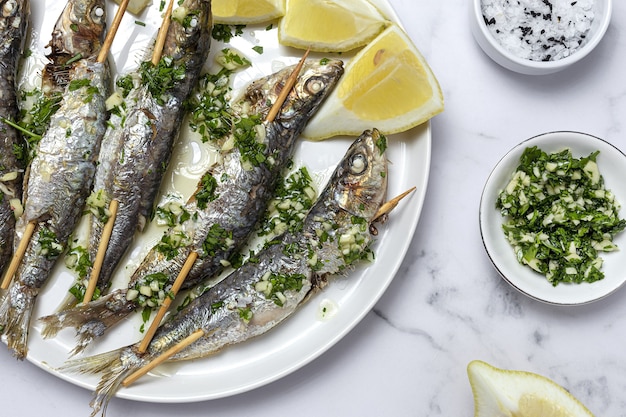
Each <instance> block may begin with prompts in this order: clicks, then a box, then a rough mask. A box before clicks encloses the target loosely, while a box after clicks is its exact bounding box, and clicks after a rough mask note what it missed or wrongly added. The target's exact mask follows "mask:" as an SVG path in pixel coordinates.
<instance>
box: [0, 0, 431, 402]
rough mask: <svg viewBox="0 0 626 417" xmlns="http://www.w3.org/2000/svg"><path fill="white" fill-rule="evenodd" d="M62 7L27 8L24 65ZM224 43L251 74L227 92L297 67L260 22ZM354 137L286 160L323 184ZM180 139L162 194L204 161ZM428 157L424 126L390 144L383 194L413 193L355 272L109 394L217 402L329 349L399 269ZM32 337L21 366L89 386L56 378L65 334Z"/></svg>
mask: <svg viewBox="0 0 626 417" xmlns="http://www.w3.org/2000/svg"><path fill="white" fill-rule="evenodd" d="M64 3H65V2H62V1H59V0H43V1H42V0H40V1H39V2H37V5H36V6H35V5H34V4H33V7H32V9H33V11H32V12H33V19H32V22H33V28H34V32H35V33H34V40H33V42H32V46H31V48H33V56H32V58H30V61H31V63H32V62H34V63H35V64H34V65H35V66H36V64H37V63H38V62H39V61H40V60H41V56H40V55H41V51H42V50H43V47H44V46H45V44H46V43H47V41H48V39H49V37H50V33H51V31H52V26H53V24H54V20H56V17H57V16H58V15H59V13H60V10H61V8H62V7H63V5H64ZM110 3H112V2H110ZM110 3H109V4H110ZM373 3H374V4H375V5H376V6H377V7H379V10H381V12H382V13H383V14H385V15H386V16H388V17H389V18H390V19H391V20H393V21H395V22H399V20H398V18H397V16H396V15H395V13H394V11H393V9H392V8H391V6H390V5H389V4H388V2H387V1H386V0H373ZM158 4H159V2H158V1H154V2H153V5H152V6H149V12H147V13H144V14H143V15H142V16H140V17H134V16H132V15H127V16H125V17H124V19H123V20H122V24H121V26H120V29H119V32H118V38H117V39H116V41H115V42H114V43H113V48H112V50H111V56H112V58H113V60H114V61H115V65H116V67H117V69H118V72H120V73H123V72H125V71H128V70H130V69H132V68H134V67H135V65H136V64H137V62H139V58H138V56H139V55H140V54H141V53H142V52H143V50H144V49H145V48H146V44H147V42H148V41H149V40H150V38H151V37H152V35H153V34H154V33H155V31H156V28H157V27H158V25H159V22H160V13H159V12H158ZM44 11H45V15H46V19H45V20H44ZM113 14H114V9H113V7H112V6H111V8H110V10H109V19H108V20H109V21H111V20H112V18H113ZM135 20H137V21H139V22H141V25H140V24H136V23H135ZM143 24H145V26H142V25H143ZM233 45H234V46H235V47H236V48H237V49H239V50H240V51H242V52H243V53H244V54H245V55H246V56H247V57H248V58H249V59H250V60H251V61H252V63H253V66H252V67H251V68H250V69H248V70H246V71H244V72H243V73H240V74H239V75H238V77H237V79H235V80H234V82H235V87H237V86H240V85H243V84H245V83H246V82H247V81H248V80H252V79H256V78H258V77H260V76H263V75H266V74H269V73H271V72H273V71H275V70H276V68H279V67H282V66H284V65H288V64H292V63H295V62H297V61H298V59H299V58H300V57H301V56H302V52H303V51H298V50H295V49H291V48H285V47H282V46H280V45H278V42H277V39H276V28H275V27H274V28H273V29H271V30H269V31H268V30H265V26H264V25H263V26H261V27H252V26H251V27H248V28H246V29H245V31H244V35H243V36H242V37H238V38H235V39H233ZM254 45H260V46H263V48H264V51H263V54H261V55H259V54H257V53H256V52H254V51H253V50H252V49H251V48H252V46H254ZM219 49H221V45H217V44H214V45H213V46H212V51H213V52H214V51H217V50H219ZM38 56H39V57H38ZM311 56H316V54H311ZM341 57H342V59H349V57H350V55H349V54H343V55H341ZM372 127H375V126H372ZM353 139H354V138H337V139H332V140H328V141H325V142H308V141H302V142H301V143H300V144H299V145H298V148H297V150H296V155H295V157H294V161H295V163H296V165H301V164H304V165H306V166H307V167H308V169H309V172H310V173H311V174H312V175H313V176H314V179H316V180H317V182H318V183H319V184H321V185H322V186H323V184H324V183H325V181H326V179H327V178H328V176H329V174H330V173H331V172H332V170H333V169H334V167H335V165H336V164H337V162H338V161H339V159H340V158H341V157H342V156H343V154H344V153H345V151H346V149H347V148H348V146H349V145H350V143H352V141H353ZM186 141H187V142H185V140H183V141H182V142H183V143H182V144H179V145H177V148H176V149H175V154H174V155H173V158H172V162H171V163H170V165H171V166H172V167H173V168H172V169H170V171H168V173H167V175H168V176H170V178H166V179H165V181H164V186H163V190H162V193H166V192H168V191H170V190H171V189H172V188H176V187H174V186H173V183H175V182H176V181H178V180H181V179H182V180H183V182H185V180H187V182H188V183H189V184H187V185H188V186H190V187H193V184H195V183H196V181H197V178H198V176H199V175H201V174H202V171H203V169H201V168H202V165H203V164H205V163H206V160H207V159H206V158H205V155H204V153H203V151H201V150H200V151H199V149H202V146H203V145H202V144H201V143H199V142H198V141H195V142H194V139H193V138H191V139H190V138H187V139H186ZM430 153H431V134H430V124H428V123H426V124H424V125H422V126H419V127H417V128H415V129H412V130H410V131H408V132H405V133H402V134H397V135H392V136H390V137H389V148H388V151H387V155H388V158H389V160H390V161H391V164H390V168H389V171H390V172H389V189H388V195H389V196H395V195H398V194H400V193H401V192H403V191H405V190H407V189H409V188H411V187H413V186H416V187H417V191H416V192H415V193H414V194H413V195H411V196H410V197H409V198H407V199H405V201H403V202H402V203H401V204H400V206H398V207H397V208H396V209H395V210H394V212H393V213H392V215H391V216H390V219H389V221H388V222H387V223H386V224H384V225H381V226H380V227H379V231H380V234H379V236H378V239H377V243H376V245H375V247H374V250H375V253H376V261H375V262H374V263H372V264H370V265H363V266H360V267H358V268H356V269H355V270H353V271H351V272H350V273H349V274H347V275H346V276H342V277H337V279H336V280H335V281H334V282H332V283H331V284H330V285H329V286H328V287H327V288H326V289H325V290H324V291H323V292H321V293H320V294H318V295H317V296H316V297H314V298H313V299H311V300H310V301H309V302H308V304H306V305H304V306H303V308H301V309H300V310H299V311H298V312H297V313H296V314H295V315H294V316H293V317H291V318H290V319H289V320H287V321H286V322H285V323H283V324H281V325H280V326H278V327H277V328H276V329H273V330H272V331H271V332H269V333H268V334H266V335H264V336H261V337H258V338H256V339H255V340H253V341H251V342H249V343H244V344H241V345H238V346H233V347H231V348H228V349H226V350H225V351H224V352H222V353H220V354H218V355H215V356H213V357H211V358H206V359H203V360H196V361H189V362H186V363H180V364H175V365H168V364H166V365H164V366H160V367H158V368H157V369H156V370H155V371H154V372H153V373H151V374H149V375H147V376H145V377H144V378H142V380H141V381H138V382H137V383H136V384H134V385H132V386H131V387H129V388H123V389H121V390H120V391H119V392H118V393H117V396H119V397H122V398H126V399H131V400H138V401H149V402H190V401H200V400H207V399H214V398H220V397H226V396H229V395H233V394H237V393H240V392H244V391H247V390H250V389H253V388H256V387H259V386H262V385H264V384H267V383H269V382H271V381H274V380H276V379H278V378H280V377H282V376H285V375H287V374H289V373H291V372H293V371H295V370H297V369H298V368H300V367H302V366H304V365H305V364H307V363H309V362H310V361H312V360H313V359H315V358H316V357H318V356H319V355H321V354H322V353H323V352H325V351H326V350H327V349H329V348H330V347H331V346H333V345H334V344H335V343H337V342H338V341H339V340H340V339H341V338H342V337H343V336H345V335H346V333H348V332H349V331H350V330H351V329H352V328H353V327H354V326H355V325H356V324H357V323H359V321H361V319H362V318H363V317H364V316H365V314H367V313H368V312H369V311H370V309H371V308H372V307H373V306H374V304H375V303H376V302H377V301H378V299H379V298H380V297H381V295H382V294H383V292H384V291H385V289H386V288H387V286H388V285H389V283H390V282H391V280H392V279H393V277H394V275H395V274H396V272H397V270H398V268H399V267H400V264H401V263H402V260H403V258H404V255H405V253H406V251H407V249H408V247H409V244H410V242H411V240H412V237H413V233H414V231H415V227H416V225H417V222H418V219H419V217H420V213H421V210H422V205H423V202H424V197H425V193H426V186H427V183H428V173H429V169H430ZM179 177H184V178H179ZM175 180H176V181H175ZM188 188H189V187H188ZM162 232H163V229H162V228H159V227H154V225H152V224H151V225H150V226H149V227H148V228H147V230H146V231H145V232H144V233H143V234H141V235H140V236H139V237H138V239H137V241H136V242H135V244H134V246H133V247H132V248H131V250H130V251H129V252H130V253H129V255H128V257H127V259H126V261H127V266H126V267H124V266H122V267H120V268H118V271H119V274H118V275H119V276H118V277H117V278H116V280H115V281H114V282H113V286H114V287H116V286H125V285H126V284H125V280H126V279H127V278H128V274H130V273H131V272H132V269H133V266H134V264H135V263H136V262H138V260H139V259H141V256H142V255H143V254H144V253H145V251H147V250H148V249H149V248H150V247H152V245H153V244H154V242H155V241H156V240H157V239H158V238H159V237H160V235H161V233H162ZM62 263H63V262H62V261H61V262H59V264H62ZM73 279H74V278H73V276H72V274H71V273H70V272H69V271H67V270H66V269H65V268H64V266H63V265H58V266H57V268H56V269H55V273H54V275H53V276H52V278H51V279H50V281H49V283H48V285H47V286H46V287H45V288H44V290H43V291H42V293H41V294H40V296H39V297H38V300H37V304H36V307H35V311H34V314H33V317H34V318H36V317H41V316H43V315H47V314H51V313H53V312H54V311H55V309H56V308H57V307H58V305H59V303H60V300H61V299H62V298H63V297H65V294H66V292H67V289H68V288H69V287H70V286H71V284H72V282H73ZM329 306H332V308H331V309H330V310H333V311H334V313H333V314H332V315H330V316H329V317H327V318H321V314H320V311H321V309H322V307H329ZM140 325H141V319H140V317H139V315H136V316H135V317H132V318H130V319H129V320H126V321H125V322H124V323H122V324H121V325H119V326H118V327H117V328H115V329H112V330H111V332H110V334H109V335H108V336H106V337H104V338H103V339H102V340H98V341H97V342H96V343H94V345H93V346H92V347H90V348H89V349H88V351H87V352H86V354H89V355H91V354H95V353H100V352H105V351H108V350H111V349H115V348H118V347H121V346H125V345H127V344H130V343H134V342H136V341H138V340H140V339H141V334H140V333H139V330H138V329H139V327H140ZM40 330H41V326H40V324H39V323H38V322H37V321H35V320H33V323H32V328H31V334H30V340H29V352H28V356H27V359H28V360H29V361H31V362H33V363H34V364H36V365H38V366H40V367H41V368H43V369H44V370H46V371H48V372H50V373H52V374H54V375H56V376H58V377H60V378H62V379H65V380H67V381H70V382H72V383H74V384H76V385H79V386H82V387H84V388H87V389H89V390H93V389H94V388H95V386H96V385H97V383H98V380H99V377H98V376H88V375H76V374H65V373H61V372H59V371H57V370H56V368H57V367H59V366H60V365H62V364H63V362H64V361H65V360H66V359H67V358H68V352H69V351H70V350H71V349H72V348H73V346H74V332H73V331H70V330H65V331H62V332H61V333H60V334H59V335H58V336H57V337H56V338H54V339H48V340H43V339H42V337H41V335H40ZM7 382H8V381H7Z"/></svg>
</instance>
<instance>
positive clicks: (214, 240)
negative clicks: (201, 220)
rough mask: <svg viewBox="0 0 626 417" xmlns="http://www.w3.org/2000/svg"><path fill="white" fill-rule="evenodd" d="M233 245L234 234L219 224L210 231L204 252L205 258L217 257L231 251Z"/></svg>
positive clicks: (203, 246) (203, 245)
mask: <svg viewBox="0 0 626 417" xmlns="http://www.w3.org/2000/svg"><path fill="white" fill-rule="evenodd" d="M232 245H233V232H232V231H228V230H226V229H224V228H223V227H222V226H220V225H219V224H213V225H212V226H211V228H210V229H209V231H208V233H207V236H206V238H205V239H204V242H202V250H203V251H204V256H205V257H206V256H215V255H216V254H217V253H218V252H223V251H226V250H228V249H230V248H231V247H232Z"/></svg>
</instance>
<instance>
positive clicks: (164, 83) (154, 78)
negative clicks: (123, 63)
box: [139, 57, 185, 105]
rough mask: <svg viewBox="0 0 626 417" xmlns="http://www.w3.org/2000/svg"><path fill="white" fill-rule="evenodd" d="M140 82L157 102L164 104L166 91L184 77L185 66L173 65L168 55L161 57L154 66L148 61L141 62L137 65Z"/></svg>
mask: <svg viewBox="0 0 626 417" xmlns="http://www.w3.org/2000/svg"><path fill="white" fill-rule="evenodd" d="M139 72H140V74H141V83H142V84H143V85H145V86H146V87H147V88H148V91H150V94H152V97H154V99H155V100H156V101H157V103H158V104H160V105H163V104H165V100H166V98H167V97H166V93H167V92H168V91H169V90H171V89H172V88H173V87H174V85H175V84H176V83H177V82H179V81H182V80H183V79H185V66H184V65H174V60H173V59H172V58H170V57H163V58H161V60H160V61H159V63H158V64H157V65H156V66H155V65H153V64H152V62H150V61H145V62H142V63H141V65H140V66H139Z"/></svg>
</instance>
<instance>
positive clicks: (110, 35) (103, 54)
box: [97, 0, 130, 63]
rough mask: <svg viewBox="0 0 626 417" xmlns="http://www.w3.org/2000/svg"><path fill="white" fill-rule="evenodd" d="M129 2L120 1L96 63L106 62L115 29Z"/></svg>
mask: <svg viewBox="0 0 626 417" xmlns="http://www.w3.org/2000/svg"><path fill="white" fill-rule="evenodd" d="M129 1H130V0H122V2H121V3H120V5H119V7H118V8H117V12H116V13H115V17H114V18H113V22H112V23H111V28H110V29H109V31H108V33H107V37H106V38H105V39H104V43H103V44H102V48H100V53H99V54H98V58H97V61H98V62H100V63H103V62H104V61H106V59H107V56H108V55H109V50H110V49H111V45H112V44H113V38H115V34H116V33H117V29H118V28H119V27H120V22H121V21H122V17H124V13H125V12H126V7H128V2H129Z"/></svg>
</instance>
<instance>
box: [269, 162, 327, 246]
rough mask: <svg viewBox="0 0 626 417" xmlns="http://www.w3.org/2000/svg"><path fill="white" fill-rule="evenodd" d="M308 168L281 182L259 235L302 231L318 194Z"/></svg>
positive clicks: (302, 168) (301, 169)
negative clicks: (305, 219) (304, 221)
mask: <svg viewBox="0 0 626 417" xmlns="http://www.w3.org/2000/svg"><path fill="white" fill-rule="evenodd" d="M312 184H313V180H312V179H311V176H310V175H309V171H308V170H307V169H306V167H301V168H300V169H299V170H297V171H295V172H293V173H292V174H291V175H289V176H288V177H287V178H285V179H284V180H283V181H281V182H280V183H279V184H278V186H277V188H276V191H275V193H274V194H275V196H274V199H273V200H272V201H270V204H269V206H268V209H267V212H266V213H265V215H264V217H263V219H262V220H261V225H260V227H259V231H258V235H259V236H266V235H270V234H273V235H279V234H282V233H283V232H285V231H287V230H289V231H290V232H297V231H299V230H301V229H302V224H303V219H304V218H305V216H306V213H307V212H308V211H309V209H310V208H311V207H312V206H313V203H314V202H315V198H316V194H317V193H316V192H315V189H314V188H313V185H312Z"/></svg>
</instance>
